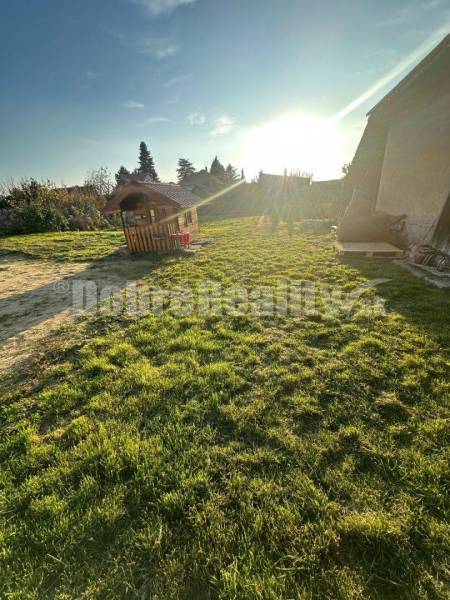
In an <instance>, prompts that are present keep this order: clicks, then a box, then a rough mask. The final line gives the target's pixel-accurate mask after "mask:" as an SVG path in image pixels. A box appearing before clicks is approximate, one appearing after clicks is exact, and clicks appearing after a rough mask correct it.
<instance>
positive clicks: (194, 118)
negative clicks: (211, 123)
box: [187, 112, 206, 125]
mask: <svg viewBox="0 0 450 600" xmlns="http://www.w3.org/2000/svg"><path fill="white" fill-rule="evenodd" d="M187 120H188V121H189V123H190V124H191V125H204V124H205V122H206V117H205V115H202V114H200V113H199V112H193V113H191V114H190V115H188V117H187Z"/></svg>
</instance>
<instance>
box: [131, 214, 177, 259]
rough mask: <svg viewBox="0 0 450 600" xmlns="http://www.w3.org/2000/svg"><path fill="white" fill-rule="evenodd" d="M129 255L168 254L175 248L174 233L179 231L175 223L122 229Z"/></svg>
mask: <svg viewBox="0 0 450 600" xmlns="http://www.w3.org/2000/svg"><path fill="white" fill-rule="evenodd" d="M123 231H124V234H125V238H126V240H127V246H128V250H129V251H130V253H131V254H137V253H138V252H170V251H171V250H174V249H175V248H176V247H177V241H176V238H175V237H174V236H173V234H174V233H177V231H179V228H178V223H177V221H169V222H167V223H161V224H160V223H155V224H154V225H134V226H131V227H130V226H128V227H124V228H123Z"/></svg>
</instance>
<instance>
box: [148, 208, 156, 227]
mask: <svg viewBox="0 0 450 600" xmlns="http://www.w3.org/2000/svg"><path fill="white" fill-rule="evenodd" d="M149 214H150V224H152V223H156V212H155V209H154V208H151V209H150V210H149Z"/></svg>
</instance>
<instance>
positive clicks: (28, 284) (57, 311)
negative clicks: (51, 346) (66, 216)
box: [0, 255, 88, 372]
mask: <svg viewBox="0 0 450 600" xmlns="http://www.w3.org/2000/svg"><path fill="white" fill-rule="evenodd" d="M87 267H88V265H86V264H84V263H77V264H60V265H58V264H55V263H50V262H44V261H37V260H28V259H25V258H18V257H15V256H13V255H11V256H6V257H0V372H1V371H4V370H6V369H9V368H11V367H12V366H13V365H14V364H15V363H16V362H17V361H18V360H19V359H27V358H29V357H30V356H31V355H32V352H33V348H34V347H35V345H36V343H38V342H39V340H41V339H42V338H43V337H45V336H46V335H47V334H48V333H50V332H51V331H54V330H55V329H56V328H57V327H59V326H60V325H61V324H62V323H63V322H64V321H66V320H69V319H72V318H73V317H74V315H73V311H71V309H70V294H69V293H61V292H59V293H58V292H57V291H56V289H57V288H55V286H58V285H59V286H62V284H61V283H60V282H67V281H68V280H69V279H70V278H71V277H74V276H76V275H77V274H78V273H82V272H83V271H86V269H87ZM64 284H65V283H64ZM65 285H66V287H68V286H67V284H65Z"/></svg>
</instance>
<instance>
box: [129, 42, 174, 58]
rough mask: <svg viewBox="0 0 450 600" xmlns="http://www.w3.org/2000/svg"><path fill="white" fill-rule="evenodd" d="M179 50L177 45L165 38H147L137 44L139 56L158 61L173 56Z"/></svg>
mask: <svg viewBox="0 0 450 600" xmlns="http://www.w3.org/2000/svg"><path fill="white" fill-rule="evenodd" d="M180 48H181V46H180V45H179V44H177V43H175V42H173V41H171V40H168V39H166V38H147V39H144V40H140V41H139V42H138V50H139V52H140V53H141V54H145V55H147V56H153V57H154V58H159V59H163V58H168V57H169V56H173V55H174V54H176V53H177V52H178V50H179V49H180Z"/></svg>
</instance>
